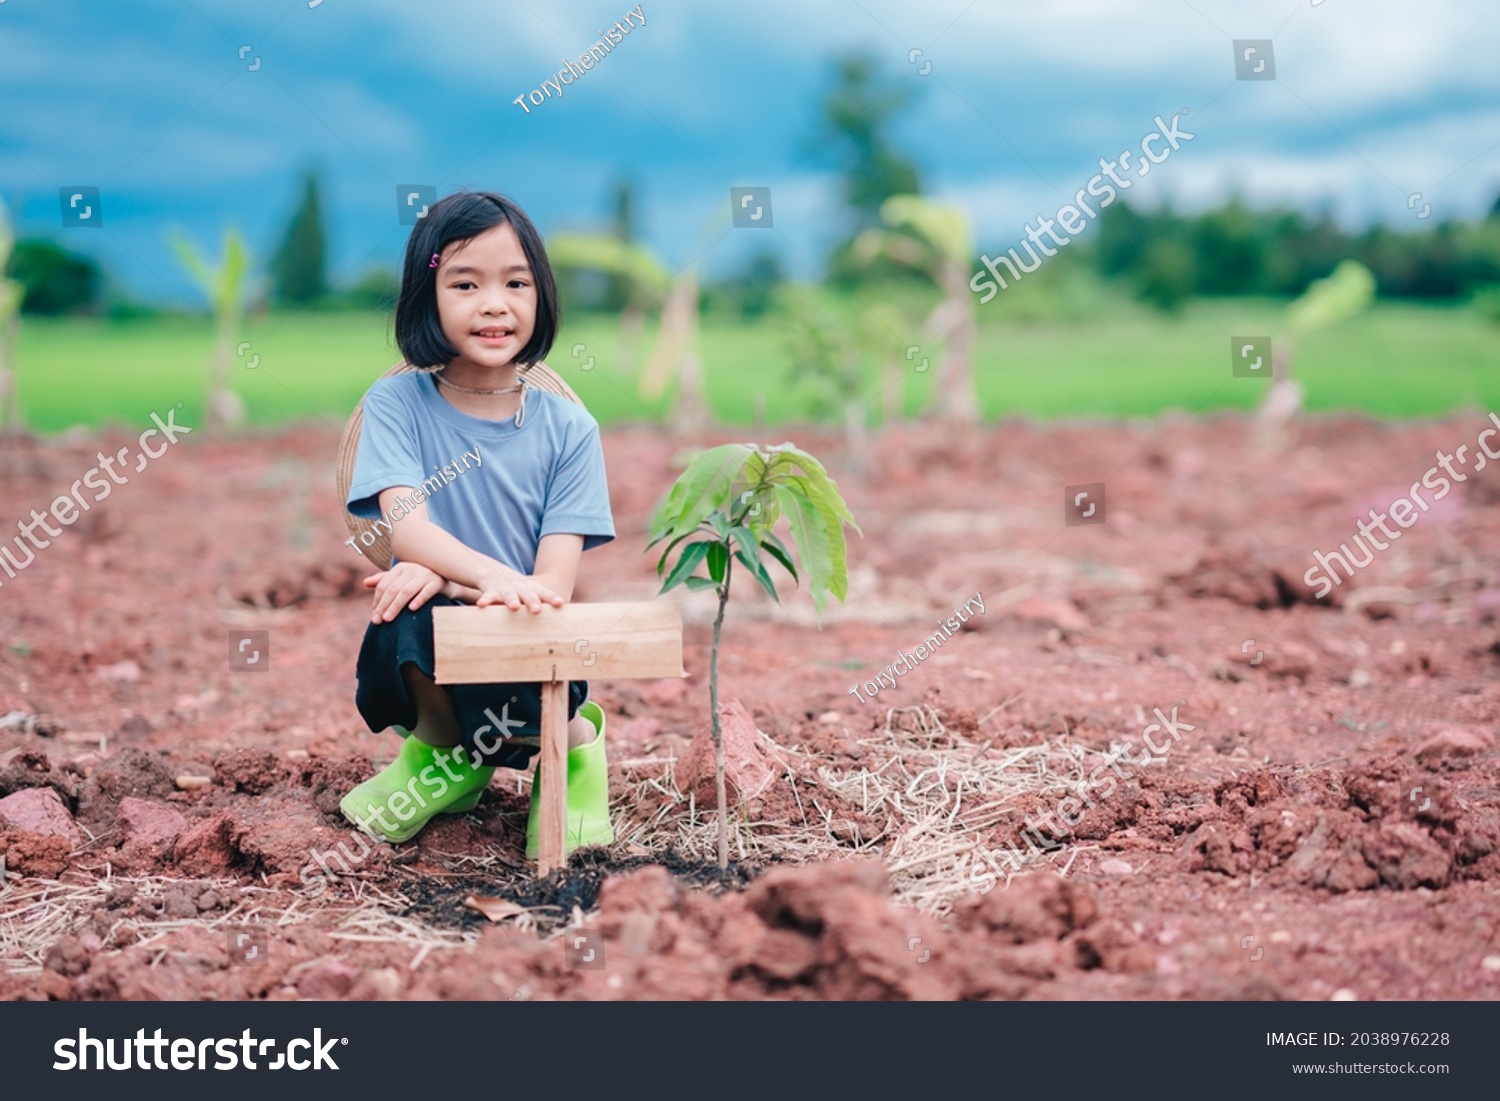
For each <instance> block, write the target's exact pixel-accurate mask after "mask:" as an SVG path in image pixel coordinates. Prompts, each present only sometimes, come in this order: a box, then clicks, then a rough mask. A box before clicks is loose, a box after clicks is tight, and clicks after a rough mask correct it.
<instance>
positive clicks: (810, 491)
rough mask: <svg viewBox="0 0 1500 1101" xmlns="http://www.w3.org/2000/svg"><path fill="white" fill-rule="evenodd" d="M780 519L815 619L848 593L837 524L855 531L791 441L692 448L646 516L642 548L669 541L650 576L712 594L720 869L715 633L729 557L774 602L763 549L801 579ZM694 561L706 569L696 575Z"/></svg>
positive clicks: (725, 823)
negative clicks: (783, 526)
mask: <svg viewBox="0 0 1500 1101" xmlns="http://www.w3.org/2000/svg"><path fill="white" fill-rule="evenodd" d="M783 516H785V518H786V521H787V527H788V530H789V532H790V536H791V540H792V545H793V546H794V547H795V548H796V551H797V560H798V561H799V562H800V563H801V565H802V573H803V575H805V577H806V588H807V592H808V595H809V596H811V597H812V601H813V607H814V608H816V609H817V613H818V617H819V619H820V620H821V618H822V615H823V604H824V601H825V600H826V599H827V597H828V594H829V593H832V594H833V595H834V596H835V597H837V598H838V599H839V600H840V601H842V600H843V599H844V597H845V596H846V595H847V594H848V590H849V575H848V559H847V556H846V552H845V543H844V525H845V524H848V525H849V526H850V527H852V528H853V529H854V530H855V531H859V525H858V524H856V523H855V522H854V517H853V515H851V514H850V512H849V508H848V506H847V505H846V504H845V503H844V499H843V497H841V496H840V495H839V491H838V486H836V485H835V484H834V482H833V479H832V478H830V477H829V476H828V472H827V471H826V470H824V468H823V465H822V464H821V463H819V462H818V460H816V459H815V458H813V457H812V456H811V455H809V454H807V452H805V451H802V450H800V449H798V448H797V447H795V446H793V445H792V444H790V443H784V444H781V445H780V446H778V447H773V448H771V449H770V450H769V451H762V450H761V449H760V448H759V447H758V446H756V445H755V444H748V443H730V444H724V445H722V446H720V447H714V448H710V449H709V450H707V451H705V452H703V453H702V454H700V455H699V456H698V457H697V458H695V459H694V460H693V461H692V462H691V463H689V464H688V468H687V469H686V470H684V471H683V472H682V474H681V475H680V476H679V477H678V479H677V481H676V482H674V483H673V485H672V488H671V490H670V491H669V492H668V494H667V498H666V500H665V501H664V502H663V504H662V505H661V507H660V508H659V509H658V510H657V513H656V515H655V517H653V519H652V523H651V533H650V534H651V541H650V542H649V543H647V544H646V549H647V550H650V549H651V548H652V547H654V546H656V544H658V543H660V542H662V541H663V540H668V542H667V546H666V548H665V549H664V550H663V551H662V554H661V558H660V560H659V561H658V562H657V564H656V572H657V574H658V576H660V575H662V574H663V573H665V580H664V581H663V582H662V587H661V591H662V592H664V593H665V592H667V591H669V590H670V589H674V588H676V587H677V586H678V585H683V584H685V585H687V587H688V588H689V589H693V590H700V589H714V590H715V591H716V592H717V593H718V596H719V611H718V615H717V616H715V617H714V641H713V649H712V651H711V653H710V657H709V675H708V695H709V709H710V711H711V712H712V717H711V723H712V726H711V728H710V729H711V732H712V735H713V743H714V784H715V789H714V790H715V793H716V795H717V796H718V803H719V808H718V809H719V867H720V868H721V869H723V868H727V867H728V866H729V807H728V803H729V800H728V798H727V795H726V793H725V787H724V742H723V737H722V732H721V730H720V727H719V638H720V632H721V630H722V628H723V625H724V610H725V608H727V607H728V605H729V590H730V583H731V581H732V579H733V573H734V563H735V562H738V563H739V564H740V565H741V566H743V567H744V569H745V571H746V572H747V573H749V574H750V576H751V577H753V578H755V580H756V581H757V582H758V583H759V584H760V587H761V588H763V589H764V590H765V591H766V592H767V593H769V594H770V596H771V599H773V600H775V601H776V602H777V603H780V601H781V597H780V596H779V595H778V594H777V592H776V584H775V582H773V581H772V580H771V575H770V573H769V571H768V570H767V569H766V560H765V559H763V558H762V556H761V552H762V551H764V552H765V553H766V554H767V555H769V556H770V557H771V558H773V559H775V561H776V562H777V563H779V564H780V566H781V567H782V568H783V569H784V570H786V571H787V572H788V573H789V574H791V575H792V580H793V581H796V582H799V583H800V580H801V579H799V577H798V574H797V566H796V564H795V563H794V562H793V560H792V555H791V552H790V551H789V550H788V549H787V546H786V544H785V543H783V542H782V541H781V539H779V538H778V537H777V536H776V535H775V532H774V529H775V527H776V524H777V522H778V521H779V520H780V519H781V518H782V517H783ZM861 534H863V533H861ZM679 548H680V550H679ZM674 550H675V551H678V557H677V562H676V564H675V565H674V566H672V568H671V570H670V571H668V570H667V562H668V560H669V559H670V558H671V557H672V552H673V551H674ZM700 566H701V567H703V568H704V570H705V572H706V576H704V575H702V574H698V573H696V572H695V571H696V570H697V569H698V568H699V567H700Z"/></svg>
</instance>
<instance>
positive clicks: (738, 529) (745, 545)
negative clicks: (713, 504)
mask: <svg viewBox="0 0 1500 1101" xmlns="http://www.w3.org/2000/svg"><path fill="white" fill-rule="evenodd" d="M729 537H730V539H732V540H733V541H734V543H735V545H736V546H738V547H739V548H740V549H741V550H742V551H744V552H745V553H746V554H748V555H750V556H751V557H752V558H757V557H759V555H758V553H757V551H756V542H755V535H754V533H753V532H751V530H750V529H749V528H747V527H744V526H743V525H736V526H734V527H732V528H730V529H729Z"/></svg>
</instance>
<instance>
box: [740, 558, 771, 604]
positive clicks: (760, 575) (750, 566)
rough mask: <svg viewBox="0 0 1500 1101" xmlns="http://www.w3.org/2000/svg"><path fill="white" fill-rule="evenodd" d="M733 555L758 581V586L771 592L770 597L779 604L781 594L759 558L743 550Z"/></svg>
mask: <svg viewBox="0 0 1500 1101" xmlns="http://www.w3.org/2000/svg"><path fill="white" fill-rule="evenodd" d="M734 556H735V557H736V558H738V559H739V560H740V563H741V564H742V565H743V566H744V567H745V569H747V570H749V571H750V574H751V576H752V577H754V578H755V580H757V581H759V582H760V587H761V588H762V589H765V590H766V592H768V593H770V594H771V599H772V600H774V601H776V603H778V604H780V603H781V596H780V594H779V593H777V591H776V586H775V585H774V584H772V583H771V575H770V574H768V573H767V572H766V567H765V566H763V565H762V564H761V562H760V560H759V559H755V558H751V557H749V556H748V555H746V554H745V552H744V551H743V550H737V551H735V552H734Z"/></svg>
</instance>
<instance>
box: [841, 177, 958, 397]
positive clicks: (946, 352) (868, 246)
mask: <svg viewBox="0 0 1500 1101" xmlns="http://www.w3.org/2000/svg"><path fill="white" fill-rule="evenodd" d="M880 220H881V222H882V224H883V228H880V229H867V230H865V231H864V232H863V233H861V234H860V235H859V236H858V237H857V238H855V241H854V246H853V250H852V251H853V255H854V256H855V257H857V258H858V259H859V260H861V261H863V262H865V263H869V262H871V261H874V260H876V259H884V260H888V261H892V262H894V263H897V264H900V265H904V266H905V267H907V268H910V269H911V270H912V271H914V272H917V273H919V274H920V275H922V276H924V277H926V278H927V279H929V280H931V281H932V283H933V284H934V285H935V286H936V287H937V288H938V289H939V290H940V291H942V293H943V300H942V301H941V302H939V303H938V304H937V306H936V307H935V308H934V309H933V311H932V312H931V313H930V314H928V315H927V320H926V321H924V322H923V324H922V340H921V341H913V342H912V343H922V342H937V341H939V340H940V341H941V342H942V346H943V350H942V355H941V356H940V358H939V359H938V364H937V370H936V372H934V373H935V375H936V376H937V377H936V378H935V380H934V383H933V385H934V390H933V391H932V393H931V397H930V403H929V409H930V411H931V412H932V414H933V415H934V416H936V417H937V419H938V420H940V421H942V422H944V423H948V424H965V425H967V424H977V423H978V422H979V419H980V407H979V392H978V390H977V389H976V385H975V379H974V346H975V342H976V340H977V337H978V327H977V326H978V321H977V319H976V315H975V312H974V295H973V292H972V291H971V290H970V289H969V269H970V267H972V266H973V259H974V251H975V249H974V231H973V229H972V227H971V225H970V221H969V215H968V212H967V211H966V210H965V209H964V208H963V207H961V206H959V205H957V204H955V203H944V202H938V201H936V200H934V199H927V198H923V197H922V196H921V195H893V196H891V197H890V198H889V199H886V200H885V202H883V203H881V204H880Z"/></svg>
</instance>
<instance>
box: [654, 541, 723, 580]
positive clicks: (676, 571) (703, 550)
mask: <svg viewBox="0 0 1500 1101" xmlns="http://www.w3.org/2000/svg"><path fill="white" fill-rule="evenodd" d="M711 546H714V544H713V543H710V542H708V541H707V540H705V541H703V542H700V543H691V544H689V545H688V546H687V547H686V548H685V549H684V550H683V552H682V557H681V558H679V559H678V560H677V565H675V566H673V567H672V572H671V573H669V574H668V575H667V579H666V581H664V582H662V586H661V591H662V592H666V591H667V590H668V589H672V588H675V587H676V586H677V585H679V584H680V583H681V582H682V580H683V578H685V577H687V576H688V574H690V573H692V572H693V571H694V570H695V569H697V568H698V563H699V562H702V561H703V557H704V555H706V554H708V548H709V547H711Z"/></svg>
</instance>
